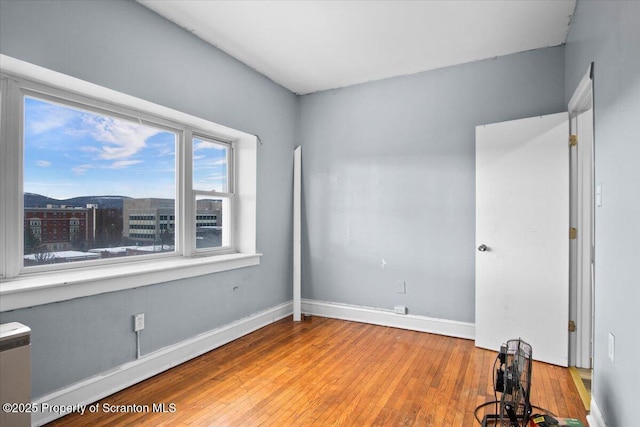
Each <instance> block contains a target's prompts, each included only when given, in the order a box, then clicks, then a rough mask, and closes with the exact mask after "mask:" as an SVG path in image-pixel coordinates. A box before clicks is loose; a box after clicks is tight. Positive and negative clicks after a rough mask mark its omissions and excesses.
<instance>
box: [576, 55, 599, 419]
mask: <svg viewBox="0 0 640 427" xmlns="http://www.w3.org/2000/svg"><path fill="white" fill-rule="evenodd" d="M569 117H570V121H569V127H570V132H571V135H572V136H571V146H572V147H571V160H570V162H571V166H570V169H571V227H572V228H573V229H575V230H576V231H575V233H574V236H575V239H573V240H572V241H571V248H570V250H571V262H570V286H569V288H570V298H569V301H570V307H569V315H570V320H571V321H572V322H573V323H572V326H574V327H572V329H573V331H572V332H571V334H570V338H569V366H571V367H572V369H573V372H572V374H573V377H574V380H575V381H576V386H577V387H578V389H579V390H581V391H583V392H586V393H587V394H590V389H591V369H592V365H593V361H592V356H593V324H594V314H593V313H594V310H593V294H594V285H595V284H594V268H595V266H594V253H595V251H594V248H595V242H594V235H595V233H594V227H595V226H594V224H595V221H594V217H595V215H594V214H595V206H596V204H597V203H598V202H597V198H598V197H599V196H598V195H597V194H596V191H595V190H596V186H595V182H594V179H595V178H594V121H593V64H591V65H590V66H589V69H588V71H587V73H586V74H585V76H584V77H583V79H582V80H581V82H580V84H579V85H578V88H577V89H576V91H575V92H574V94H573V97H572V98H571V101H570V102H569ZM581 394H582V393H581ZM587 397H589V396H587ZM583 400H587V401H588V400H590V399H585V396H583ZM585 406H588V403H585ZM587 409H588V408H587Z"/></svg>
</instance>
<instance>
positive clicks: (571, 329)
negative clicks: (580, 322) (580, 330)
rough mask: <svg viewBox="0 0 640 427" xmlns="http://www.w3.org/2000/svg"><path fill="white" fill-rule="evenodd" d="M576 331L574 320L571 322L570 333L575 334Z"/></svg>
mask: <svg viewBox="0 0 640 427" xmlns="http://www.w3.org/2000/svg"><path fill="white" fill-rule="evenodd" d="M575 331H576V322H574V321H573V320H569V332H575Z"/></svg>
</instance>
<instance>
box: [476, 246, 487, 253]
mask: <svg viewBox="0 0 640 427" xmlns="http://www.w3.org/2000/svg"><path fill="white" fill-rule="evenodd" d="M488 249H489V248H488V247H487V245H480V246H478V250H479V251H480V252H486V251H487V250H488Z"/></svg>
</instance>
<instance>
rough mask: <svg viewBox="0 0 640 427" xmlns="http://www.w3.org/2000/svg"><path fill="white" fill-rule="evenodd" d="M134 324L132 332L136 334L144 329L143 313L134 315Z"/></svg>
mask: <svg viewBox="0 0 640 427" xmlns="http://www.w3.org/2000/svg"><path fill="white" fill-rule="evenodd" d="M134 319H135V322H134V323H135V324H134V327H133V330H134V332H138V331H141V330H143V329H144V313H140V314H136V315H135V316H134Z"/></svg>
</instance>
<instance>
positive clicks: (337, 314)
mask: <svg viewBox="0 0 640 427" xmlns="http://www.w3.org/2000/svg"><path fill="white" fill-rule="evenodd" d="M302 312H303V313H306V314H311V315H316V316H321V317H330V318H333V319H342V320H352V321H354V322H361V323H371V324H374V325H382V326H391V327H394V328H401V329H408V330H412V331H420V332H429V333H432V334H438V335H446V336H450V337H457V338H465V339H469V340H473V339H475V335H476V328H475V324H473V323H466V322H458V321H455V320H446V319H435V318H432V317H426V316H417V315H415V314H397V313H394V312H393V311H392V310H385V309H381V308H372V307H362V306H357V305H350V304H340V303H334V302H324V301H314V300H309V299H303V300H302Z"/></svg>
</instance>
